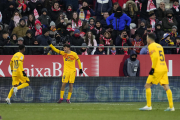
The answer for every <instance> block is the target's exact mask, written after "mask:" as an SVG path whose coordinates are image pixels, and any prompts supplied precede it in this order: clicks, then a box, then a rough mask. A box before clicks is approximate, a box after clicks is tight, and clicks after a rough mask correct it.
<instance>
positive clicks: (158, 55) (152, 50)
mask: <svg viewBox="0 0 180 120" xmlns="http://www.w3.org/2000/svg"><path fill="white" fill-rule="evenodd" d="M148 49H149V54H150V57H151V61H152V68H154V74H153V75H149V77H148V79H147V82H146V83H149V84H150V83H152V84H156V85H157V84H158V83H159V84H160V85H162V84H169V80H168V75H167V73H168V68H167V65H166V61H165V56H164V50H163V47H162V46H161V45H160V44H157V43H155V42H154V43H151V44H150V45H149V46H148Z"/></svg>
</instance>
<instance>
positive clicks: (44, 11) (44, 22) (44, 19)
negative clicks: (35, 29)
mask: <svg viewBox="0 0 180 120" xmlns="http://www.w3.org/2000/svg"><path fill="white" fill-rule="evenodd" d="M47 13H48V11H47V9H46V8H43V9H42V15H41V16H40V17H39V18H38V20H39V21H40V22H41V24H42V26H43V28H48V27H49V24H50V22H51V18H50V17H49V16H48V15H47Z"/></svg>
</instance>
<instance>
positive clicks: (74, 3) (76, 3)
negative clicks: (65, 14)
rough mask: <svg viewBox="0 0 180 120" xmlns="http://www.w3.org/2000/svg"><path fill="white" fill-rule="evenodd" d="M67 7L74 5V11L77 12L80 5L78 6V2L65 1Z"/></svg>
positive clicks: (72, 0) (73, 0)
mask: <svg viewBox="0 0 180 120" xmlns="http://www.w3.org/2000/svg"><path fill="white" fill-rule="evenodd" d="M64 2H65V4H66V7H68V5H70V4H71V5H72V6H73V11H77V9H78V8H79V4H78V0H64Z"/></svg>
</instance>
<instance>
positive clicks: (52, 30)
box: [0, 0, 180, 55]
mask: <svg viewBox="0 0 180 120" xmlns="http://www.w3.org/2000/svg"><path fill="white" fill-rule="evenodd" d="M179 23H180V6H179V0H173V6H172V8H170V9H166V6H165V3H164V2H161V3H160V5H159V8H157V6H156V0H1V1H0V55H13V54H14V53H16V52H17V51H18V48H17V47H6V46H18V45H21V44H24V45H26V46H32V47H27V48H26V52H25V55H54V54H55V53H54V52H53V51H52V50H51V49H49V48H48V47H37V46H48V43H47V41H48V40H50V41H51V42H52V44H53V45H55V46H62V45H63V44H65V43H68V44H70V45H71V46H82V47H81V48H73V47H72V50H73V51H75V52H77V53H78V54H79V55H105V54H107V51H109V52H110V54H111V55H116V54H125V55H130V54H131V52H132V51H133V53H134V52H135V54H148V49H147V47H146V45H147V42H146V36H147V34H148V33H151V32H153V33H154V34H155V35H156V42H157V43H159V44H161V45H162V46H176V48H165V49H164V52H165V54H180V51H179V44H180V36H179V35H178V33H179V32H180V29H178V28H180V24H179ZM89 46H91V47H89ZM99 46H101V47H99ZM103 46H113V47H112V48H110V49H109V50H108V48H106V47H103ZM114 46H123V47H122V48H115V47H114ZM126 46H132V48H130V49H128V48H127V47H126ZM139 46H144V47H143V48H140V47H139ZM60 49H62V48H60Z"/></svg>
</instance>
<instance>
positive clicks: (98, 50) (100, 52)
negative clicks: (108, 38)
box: [94, 44, 105, 55]
mask: <svg viewBox="0 0 180 120" xmlns="http://www.w3.org/2000/svg"><path fill="white" fill-rule="evenodd" d="M99 46H101V47H99V48H98V49H97V50H96V52H95V53H94V55H105V51H104V47H103V46H104V45H103V44H100V45H99Z"/></svg>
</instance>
